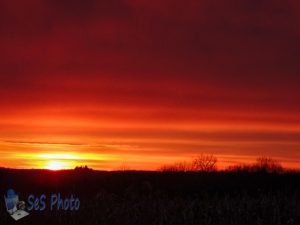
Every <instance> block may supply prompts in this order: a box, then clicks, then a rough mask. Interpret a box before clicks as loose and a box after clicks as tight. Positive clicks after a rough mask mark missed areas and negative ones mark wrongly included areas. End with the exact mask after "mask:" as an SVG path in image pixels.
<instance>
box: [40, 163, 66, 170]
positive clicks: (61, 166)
mask: <svg viewBox="0 0 300 225" xmlns="http://www.w3.org/2000/svg"><path fill="white" fill-rule="evenodd" d="M45 169H48V170H63V169H69V168H68V165H67V163H65V162H60V161H50V162H48V164H47V165H46V167H45Z"/></svg>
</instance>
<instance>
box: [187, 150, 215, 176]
mask: <svg viewBox="0 0 300 225" xmlns="http://www.w3.org/2000/svg"><path fill="white" fill-rule="evenodd" d="M217 162H218V159H217V157H215V156H214V155H204V154H201V155H200V156H197V157H196V158H195V159H194V160H193V162H192V164H193V168H194V170H195V171H199V172H212V171H216V169H217V167H216V164H217Z"/></svg>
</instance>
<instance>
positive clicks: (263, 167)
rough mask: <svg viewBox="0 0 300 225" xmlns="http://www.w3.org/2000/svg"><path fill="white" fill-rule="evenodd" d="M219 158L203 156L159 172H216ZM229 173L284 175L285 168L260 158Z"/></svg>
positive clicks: (274, 161) (268, 158) (275, 162)
mask: <svg viewBox="0 0 300 225" xmlns="http://www.w3.org/2000/svg"><path fill="white" fill-rule="evenodd" d="M217 162H218V158H217V157H216V156H214V155H205V154H201V155H199V156H197V157H195V158H193V159H192V160H190V161H180V162H175V163H173V164H169V165H163V166H161V167H160V168H159V169H158V170H159V171H162V172H215V171H217ZM225 171H228V172H265V173H282V172H284V168H283V166H282V165H281V163H280V162H278V161H277V160H275V159H273V158H270V157H258V158H257V159H256V162H255V163H252V164H239V165H234V166H229V167H228V168H226V169H225Z"/></svg>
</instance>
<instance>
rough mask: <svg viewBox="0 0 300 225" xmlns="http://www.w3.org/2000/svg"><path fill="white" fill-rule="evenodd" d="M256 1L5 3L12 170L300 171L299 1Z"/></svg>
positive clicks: (1, 78) (4, 93) (4, 133)
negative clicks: (267, 164) (213, 165)
mask: <svg viewBox="0 0 300 225" xmlns="http://www.w3.org/2000/svg"><path fill="white" fill-rule="evenodd" d="M247 2H248V1H234V0H232V1H225V0H220V1H219V4H214V3H212V2H211V1H209V0H205V1H204V0H203V1H193V0H190V1H186V2H184V3H183V2H182V1H177V0H172V1H165V2H164V3H162V2H161V1H151V3H150V2H149V1H146V0H145V1H143V0H141V1H135V0H121V1H118V2H115V1H73V2H72V4H71V3H70V2H68V1H50V2H48V1H36V0H30V1H26V4H25V3H24V2H23V1H16V2H12V1H4V2H3V3H1V7H0V15H1V18H2V19H1V20H0V21H1V22H0V27H1V29H0V48H1V49H2V50H1V51H2V53H3V54H1V56H0V57H1V60H0V156H1V157H0V166H3V167H14V168H52V169H55V168H74V167H75V166H77V165H88V166H89V167H92V168H94V169H108V170H114V169H119V168H121V167H126V168H131V169H147V170H148V169H149V170H155V169H157V168H158V167H159V166H161V165H162V164H167V163H172V162H176V161H180V160H189V159H191V158H192V157H194V156H196V155H198V154H202V153H205V154H214V155H216V156H217V157H218V159H219V163H218V166H219V168H224V167H226V166H228V165H232V164H237V163H247V162H253V161H254V160H255V158H256V157H258V156H270V157H273V158H275V159H278V160H279V161H280V162H281V163H282V164H283V165H284V166H286V167H291V168H300V116H299V115H300V91H299V86H300V79H299V73H300V66H299V62H298V59H299V54H298V52H300V49H299V48H300V46H299V36H300V30H299V27H300V19H299V15H300V13H299V11H300V7H299V3H298V2H297V1H293V0H288V1H286V2H284V3H283V2H279V1H272V2H265V1H262V2H260V3H258V2H251V4H250V3H247ZM24 4H25V5H24ZM70 4H71V5H70ZM282 4H283V5H284V6H285V7H283V5H282Z"/></svg>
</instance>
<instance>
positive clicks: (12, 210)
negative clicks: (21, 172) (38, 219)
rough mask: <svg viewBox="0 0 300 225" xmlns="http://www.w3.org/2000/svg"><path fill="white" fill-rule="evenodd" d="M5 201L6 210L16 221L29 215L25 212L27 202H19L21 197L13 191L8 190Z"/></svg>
mask: <svg viewBox="0 0 300 225" xmlns="http://www.w3.org/2000/svg"><path fill="white" fill-rule="evenodd" d="M4 200H5V205H6V210H7V212H8V213H9V214H10V216H11V217H12V218H13V219H14V220H19V219H22V218H24V217H25V216H28V215H29V213H28V212H26V211H25V208H26V205H25V202H24V201H20V200H19V195H18V194H17V193H16V192H15V191H14V190H13V189H8V190H7V192H6V194H5V195H4Z"/></svg>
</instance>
